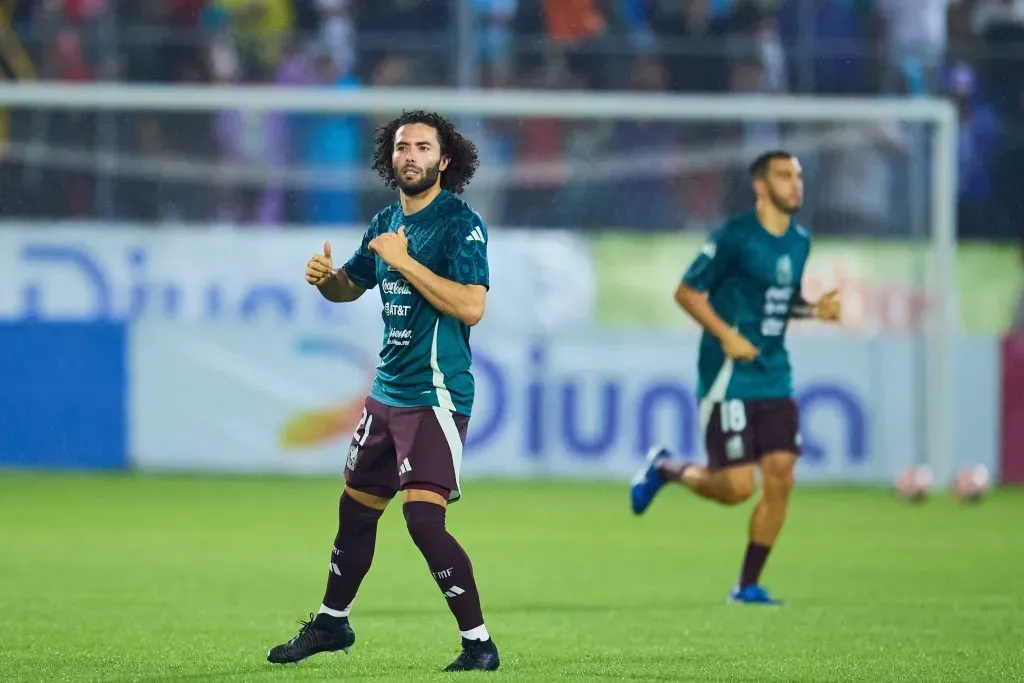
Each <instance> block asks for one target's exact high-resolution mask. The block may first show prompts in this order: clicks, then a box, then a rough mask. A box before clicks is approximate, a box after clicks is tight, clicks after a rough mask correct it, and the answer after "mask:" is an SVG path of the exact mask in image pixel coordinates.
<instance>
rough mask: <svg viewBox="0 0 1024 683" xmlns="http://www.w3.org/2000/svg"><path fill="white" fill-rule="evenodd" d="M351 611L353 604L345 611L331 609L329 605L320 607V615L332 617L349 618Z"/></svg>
mask: <svg viewBox="0 0 1024 683" xmlns="http://www.w3.org/2000/svg"><path fill="white" fill-rule="evenodd" d="M351 610H352V605H351V604H349V606H348V607H346V608H345V609H331V608H330V607H328V606H327V605H320V614H329V615H330V616H332V617H347V616H348V613H349V612H350V611H351Z"/></svg>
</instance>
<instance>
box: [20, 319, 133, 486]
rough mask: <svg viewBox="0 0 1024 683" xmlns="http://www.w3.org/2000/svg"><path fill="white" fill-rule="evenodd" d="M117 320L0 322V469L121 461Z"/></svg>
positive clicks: (123, 351) (123, 404) (124, 428)
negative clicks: (106, 321) (113, 321)
mask: <svg viewBox="0 0 1024 683" xmlns="http://www.w3.org/2000/svg"><path fill="white" fill-rule="evenodd" d="M127 339H128V334H127V331H126V330H125V328H124V326H123V325H121V324H119V323H4V322H0V467H17V468H28V469H48V468H55V469H61V468H70V469H122V468H124V467H127V465H128V448H127V439H128V420H129V415H128V400H127V386H128V378H127V375H126V372H127V358H128V350H127V346H126V345H127Z"/></svg>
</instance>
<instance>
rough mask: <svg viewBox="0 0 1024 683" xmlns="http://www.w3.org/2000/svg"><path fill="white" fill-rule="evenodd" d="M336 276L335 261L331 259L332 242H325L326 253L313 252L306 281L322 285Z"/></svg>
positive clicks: (308, 264)
mask: <svg viewBox="0 0 1024 683" xmlns="http://www.w3.org/2000/svg"><path fill="white" fill-rule="evenodd" d="M332 277H334V261H333V260H331V243H330V242H324V253H322V254H313V256H312V257H310V259H309V262H308V263H307V264H306V282H308V283H309V284H311V285H316V286H318V287H319V286H320V285H322V284H324V283H325V282H327V281H328V280H330V279H331V278H332Z"/></svg>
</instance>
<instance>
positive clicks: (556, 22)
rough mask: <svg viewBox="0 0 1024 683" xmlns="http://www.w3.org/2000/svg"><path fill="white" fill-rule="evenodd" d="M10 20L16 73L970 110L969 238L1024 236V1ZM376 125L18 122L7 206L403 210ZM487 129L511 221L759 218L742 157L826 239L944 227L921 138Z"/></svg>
mask: <svg viewBox="0 0 1024 683" xmlns="http://www.w3.org/2000/svg"><path fill="white" fill-rule="evenodd" d="M0 16H2V19H3V22H4V26H3V29H4V30H3V32H2V33H0V36H2V40H0V65H2V66H3V69H4V72H5V75H6V77H7V78H8V79H9V80H59V81H112V80H116V81H130V82H136V83H224V84H230V83H260V84H274V83H277V84H288V85H310V86H316V87H333V88H360V87H373V86H407V85H417V86H460V87H482V88H523V87H528V88H540V89H571V90H605V91H607V90H633V91H647V92H670V93H684V94H694V93H716V94H722V93H729V92H744V93H814V94H820V95H838V96H852V95H878V96H883V97H893V98H895V97H919V96H924V95H941V96H945V97H949V98H951V99H952V100H953V101H955V103H956V105H957V107H958V108H959V111H960V124H961V125H960V133H959V138H960V139H959V145H958V147H959V149H958V156H959V159H958V165H959V168H958V177H959V206H960V212H959V213H960V232H961V235H963V236H965V237H986V238H1016V237H1019V236H1020V235H1021V234H1022V232H1021V230H1022V228H1021V227H1019V226H1020V222H1019V219H1018V216H1019V214H1020V211H1021V197H1022V196H1024V193H1021V192H1020V190H1019V189H1018V187H1017V185H1018V182H1019V179H1020V178H1022V177H1024V0H0ZM379 123H380V122H379V121H377V120H369V119H368V118H366V117H348V116H322V115H316V114H314V113H310V114H302V115H299V114H280V113H275V112H267V113H252V112H241V111H230V110H225V111H219V112H213V113H211V114H209V115H200V114H186V113H180V112H153V113H130V114H129V113H96V112H90V111H80V112H72V113H61V112H57V111H45V110H33V111H28V110H12V111H10V112H7V113H5V114H4V117H3V120H2V125H3V130H2V136H3V138H4V146H3V148H2V152H0V153H2V157H0V159H2V170H0V193H2V196H0V215H5V216H9V217H31V218H81V219H91V218H102V219H105V220H142V221H153V222H156V223H159V222H162V221H169V220H188V221H213V220H230V221H239V222H246V223H252V224H254V225H258V226H263V227H267V228H270V227H273V226H279V225H283V224H324V223H334V222H347V221H356V222H359V221H364V220H366V219H367V218H368V217H369V216H370V215H372V213H373V212H374V211H375V210H376V209H377V208H379V207H380V206H381V203H382V202H383V201H387V200H388V196H387V194H386V193H384V192H382V190H380V189H379V188H376V186H375V185H374V183H373V182H372V178H370V177H367V176H365V175H363V174H361V171H363V170H364V169H366V168H367V167H368V156H369V149H368V147H369V143H370V132H371V131H372V128H373V126H374V125H376V124H379ZM466 125H470V126H471V130H470V134H471V136H472V137H473V138H474V140H475V141H476V142H477V143H478V145H479V146H480V150H481V157H482V162H483V168H485V169H490V173H489V174H486V173H484V172H483V171H482V173H481V178H480V179H479V182H476V181H475V182H474V183H473V184H472V185H471V186H470V192H469V193H468V194H470V198H471V200H472V201H474V202H475V203H477V204H478V205H479V206H480V209H481V212H482V213H484V214H485V215H486V216H487V217H488V219H489V221H490V222H491V223H492V224H495V225H501V224H519V225H534V226H554V225H559V226H567V227H583V228H603V227H614V228H624V229H637V230H661V229H679V228H681V227H687V226H688V225H693V226H704V225H706V224H712V223H713V222H714V221H716V220H718V219H719V218H720V217H721V216H722V215H724V214H726V213H729V212H731V211H734V210H737V209H739V208H742V207H743V206H744V205H745V204H746V203H748V202H749V200H750V198H749V189H748V188H747V181H746V179H745V177H744V174H743V171H744V168H745V165H746V161H748V160H749V158H750V157H752V156H753V155H754V154H755V153H756V152H757V151H760V150H761V149H764V148H766V147H774V146H776V145H786V146H791V147H794V148H795V149H796V151H798V152H801V153H802V154H803V155H804V156H806V159H807V161H806V166H807V171H808V195H809V206H808V213H809V214H810V216H809V217H808V221H809V222H810V223H811V225H813V226H814V228H815V229H816V230H818V231H822V232H833V233H846V234H861V233H873V234H879V235H881V234H896V235H913V234H923V233H924V232H927V230H928V228H927V225H926V223H927V220H928V216H927V198H928V187H927V176H928V172H929V167H930V159H931V157H932V151H931V150H930V149H929V146H928V136H927V131H926V130H924V127H923V126H921V125H916V126H915V125H909V124H901V123H900V122H896V121H892V122H884V123H878V124H876V125H871V126H866V125H863V126H849V125H845V124H844V125H840V124H838V123H837V124H835V125H832V124H829V125H820V124H819V125H814V126H812V125H808V124H802V125H793V124H789V123H786V122H780V123H779V124H774V123H772V124H751V123H748V124H743V123H740V122H736V123H730V122H713V121H708V122H707V123H699V124H697V123H694V124H686V125H680V124H671V123H668V122H638V121H625V120H624V121H615V122H606V123H599V122H594V121H589V122H587V121H584V122H579V121H554V120H545V119H541V118H536V119H527V120H516V121H507V120H499V119H489V120H485V121H482V122H476V123H467V124H466ZM97 151H99V152H109V153H116V158H115V159H114V161H113V162H111V163H98V162H97V159H98V158H99V157H98V156H97V154H96V152H97ZM630 161H632V162H633V163H630ZM322 171H331V172H340V173H342V175H341V176H339V179H338V180H337V182H333V181H332V182H326V181H323V180H322V179H323V178H324V177H330V176H329V174H328V175H327V176H325V175H324V173H322ZM345 171H348V172H349V173H348V174H347V175H345V174H344V172H345ZM353 171H360V173H353ZM318 178H319V179H321V181H320V182H317V179H318ZM609 190H613V192H610V191H609Z"/></svg>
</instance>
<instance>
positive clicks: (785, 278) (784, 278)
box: [775, 256, 793, 287]
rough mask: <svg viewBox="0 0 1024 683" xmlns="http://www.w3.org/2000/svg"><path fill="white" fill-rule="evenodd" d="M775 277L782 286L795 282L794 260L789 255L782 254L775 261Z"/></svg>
mask: <svg viewBox="0 0 1024 683" xmlns="http://www.w3.org/2000/svg"><path fill="white" fill-rule="evenodd" d="M775 279H776V280H777V281H778V284H779V285H780V286H781V287H789V286H790V285H791V284H793V262H792V261H791V260H790V259H789V256H780V257H779V260H778V261H777V262H776V263H775Z"/></svg>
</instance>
